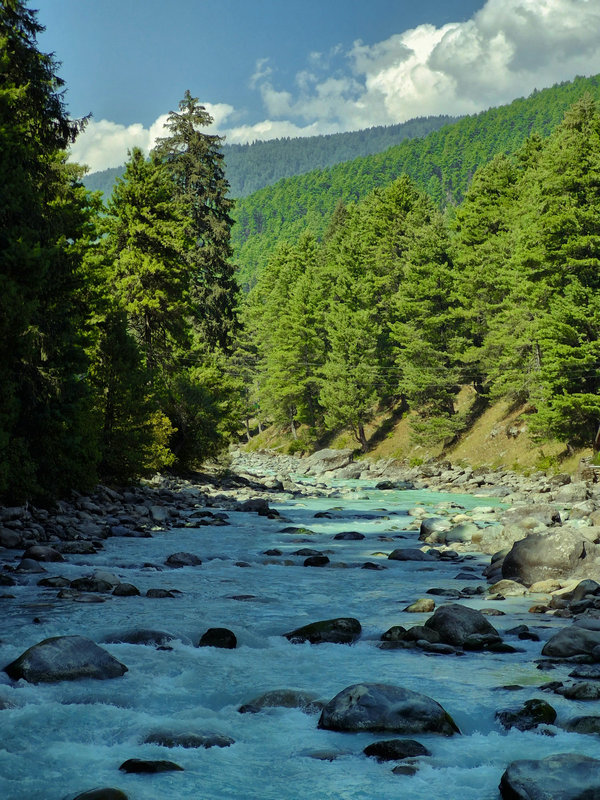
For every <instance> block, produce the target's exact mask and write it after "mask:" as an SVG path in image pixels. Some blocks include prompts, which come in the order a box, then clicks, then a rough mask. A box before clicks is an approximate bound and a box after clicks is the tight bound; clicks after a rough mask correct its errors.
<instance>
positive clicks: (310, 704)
mask: <svg viewBox="0 0 600 800" xmlns="http://www.w3.org/2000/svg"><path fill="white" fill-rule="evenodd" d="M264 708H299V709H300V710H301V711H304V712H306V713H309V714H310V713H315V712H317V711H321V709H322V708H323V703H322V702H321V701H320V700H319V699H318V697H317V695H316V694H312V693H311V692H304V691H298V690H296V689H275V690H273V691H271V692H265V693H264V694H261V695H258V697H254V698H253V699H252V700H248V702H247V703H244V704H243V705H241V706H240V707H239V708H238V711H239V712H240V714H249V713H250V714H255V713H257V712H258V711H262V709H264Z"/></svg>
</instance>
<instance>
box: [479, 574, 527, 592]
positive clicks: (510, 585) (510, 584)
mask: <svg viewBox="0 0 600 800" xmlns="http://www.w3.org/2000/svg"><path fill="white" fill-rule="evenodd" d="M488 592H489V594H501V595H502V596H503V597H521V596H522V595H525V594H527V589H526V588H525V587H524V586H523V584H522V583H517V581H511V580H509V579H508V578H503V579H502V580H501V581H496V583H494V584H492V585H491V586H490V588H489V589H488Z"/></svg>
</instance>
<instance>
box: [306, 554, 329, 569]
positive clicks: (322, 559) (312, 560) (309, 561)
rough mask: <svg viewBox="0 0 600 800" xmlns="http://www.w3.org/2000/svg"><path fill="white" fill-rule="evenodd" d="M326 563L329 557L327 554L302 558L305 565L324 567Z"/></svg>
mask: <svg viewBox="0 0 600 800" xmlns="http://www.w3.org/2000/svg"><path fill="white" fill-rule="evenodd" d="M327 564H329V558H328V557H327V556H309V557H308V558H306V559H304V566H305V567H326V566H327Z"/></svg>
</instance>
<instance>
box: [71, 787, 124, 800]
mask: <svg viewBox="0 0 600 800" xmlns="http://www.w3.org/2000/svg"><path fill="white" fill-rule="evenodd" d="M64 800H128V796H127V795H126V794H125V792H122V791H121V790H120V789H113V788H110V787H106V788H100V789H90V790H89V791H88V792H82V793H81V794H75V795H73V794H70V795H69V796H68V797H65V799H64Z"/></svg>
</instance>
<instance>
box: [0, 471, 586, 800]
mask: <svg viewBox="0 0 600 800" xmlns="http://www.w3.org/2000/svg"><path fill="white" fill-rule="evenodd" d="M343 488H344V490H345V492H344V493H343V494H342V495H341V496H340V497H336V498H331V497H328V498H323V497H315V498H306V497H304V498H293V497H289V498H288V499H282V502H280V503H271V506H272V507H273V508H276V509H277V510H278V511H279V513H280V514H281V516H282V519H281V520H279V519H268V518H266V517H264V516H258V515H257V514H255V513H243V512H237V511H228V512H227V517H228V521H229V523H230V524H229V525H228V526H223V527H211V526H205V527H200V528H186V527H184V528H179V529H173V530H168V531H163V532H160V531H157V532H154V533H153V536H152V538H147V539H143V538H141V539H133V538H110V539H107V540H106V541H105V543H104V549H103V550H102V551H101V552H100V553H98V554H96V555H94V556H82V555H72V556H68V557H67V562H66V563H61V564H46V565H45V566H46V568H47V569H48V570H49V572H48V574H49V575H63V576H65V577H67V578H69V579H73V578H76V577H79V576H82V575H87V574H89V573H91V572H92V571H93V570H97V569H105V570H109V571H111V572H114V573H116V574H117V575H118V577H119V578H120V579H121V581H123V582H128V583H131V584H134V585H135V586H137V587H138V588H139V589H140V591H141V592H142V595H143V594H145V592H146V590H147V589H150V588H165V589H169V590H176V592H175V596H174V597H167V598H160V599H153V598H148V597H145V596H139V597H114V596H108V597H106V599H105V602H101V603H81V602H73V600H69V599H57V597H56V595H57V592H56V590H53V589H47V588H42V587H38V586H37V580H38V579H39V577H40V576H37V575H36V576H31V577H30V578H28V580H27V582H26V584H24V585H19V586H15V587H11V588H10V594H12V595H14V598H5V599H2V601H1V602H2V606H1V609H2V623H1V626H0V629H1V644H0V659H1V662H2V666H4V665H6V664H8V663H9V662H11V661H12V660H13V659H15V658H16V657H17V656H18V655H20V653H22V652H23V651H24V650H25V649H26V648H27V647H30V646H31V645H33V644H35V643H36V642H39V641H41V640H43V639H45V638H48V637H52V636H61V635H71V634H80V635H82V636H86V637H89V638H91V639H93V640H94V641H96V642H97V643H99V644H101V645H102V646H103V647H105V648H106V649H107V650H108V651H109V652H110V653H111V654H112V655H113V656H115V657H116V658H117V659H119V661H121V662H122V663H124V664H125V665H126V666H127V667H128V672H127V673H126V674H125V675H124V676H123V677H122V678H118V679H113V680H106V681H94V680H79V681H72V682H61V683H56V684H40V685H33V684H28V683H26V682H25V681H19V682H17V683H13V682H12V681H11V680H10V679H9V678H8V676H7V675H6V674H5V673H0V703H2V704H4V705H5V706H6V707H5V708H4V709H3V710H2V711H0V720H1V722H2V739H1V743H0V797H2V798H5V800H25V798H28V800H35V799H37V798H39V800H42V799H43V800H61V798H63V797H65V796H68V795H72V794H75V793H77V792H83V791H84V790H86V789H91V788H93V787H97V786H114V787H119V788H120V789H122V790H123V791H124V792H125V793H126V794H127V795H128V797H129V798H131V800H164V798H173V799H175V800H179V798H181V799H182V800H183V799H184V798H204V800H217V798H219V799H221V798H247V799H248V800H254V799H256V800H258V799H259V798H260V799H261V800H271V799H272V800H275V799H277V800H308V798H311V800H314V798H319V799H320V800H327V799H329V798H331V800H333V799H334V798H335V800H346V798H347V799H348V800H350V798H352V800H362V799H363V798H364V799H365V800H366V799H367V798H369V800H371V799H373V798H378V799H380V798H384V799H386V800H387V799H389V800H393V799H394V798H398V799H399V798H407V797H410V798H411V800H421V799H423V800H425V798H427V800H430V798H432V797H435V798H448V799H449V800H452V799H454V798H460V800H497V798H498V797H499V794H498V789H497V787H498V782H499V779H500V776H501V774H502V772H503V771H504V770H505V768H506V766H507V764H508V763H509V762H510V761H513V760H515V759H518V758H524V757H528V758H543V757H544V756H547V755H550V754H552V753H559V752H579V753H582V754H587V755H590V756H596V757H597V756H598V749H599V745H598V740H597V737H593V736H582V735H578V734H574V733H567V732H565V731H563V730H562V729H561V728H560V727H555V726H552V730H551V731H548V732H549V733H551V734H552V735H543V734H542V733H541V732H536V731H527V732H521V731H519V730H516V729H511V730H510V731H505V730H504V729H503V728H502V727H501V726H500V725H499V723H498V722H497V721H496V720H495V716H494V715H495V712H496V711H497V710H499V709H505V708H509V707H512V706H515V705H520V704H522V702H523V701H524V700H527V699H529V698H531V697H543V698H544V699H546V700H548V701H549V702H550V703H551V704H552V705H553V706H554V708H556V710H557V711H558V719H559V721H560V722H561V723H564V722H566V721H567V720H568V719H570V718H573V717H575V716H577V715H581V714H586V713H593V712H592V711H590V708H589V703H588V704H587V705H586V704H585V703H582V702H574V701H569V700H565V699H564V698H562V697H559V696H556V695H550V696H548V695H545V694H544V693H541V687H543V686H544V684H545V683H547V682H548V681H550V680H557V679H559V680H560V679H562V678H564V677H565V676H566V674H567V673H568V670H567V668H558V669H556V670H552V671H549V672H548V671H542V670H539V669H538V668H537V663H536V660H537V659H539V658H540V651H541V647H542V644H543V641H544V640H545V639H547V638H549V636H550V635H551V634H552V633H553V632H554V631H555V630H556V629H557V627H559V626H560V625H561V624H563V623H564V621H561V620H558V619H553V618H552V617H549V616H543V617H539V616H534V615H532V614H529V613H528V608H529V606H530V605H531V598H508V599H506V600H504V601H501V602H500V601H492V600H490V599H489V598H486V596H485V594H481V595H469V596H467V597H464V598H461V599H460V600H459V601H458V602H461V603H463V604H465V605H468V606H470V607H472V608H476V609H489V608H490V607H495V608H497V610H499V611H502V612H504V615H503V616H493V617H490V621H491V622H492V624H493V625H494V626H495V627H496V628H497V629H498V631H499V632H500V633H501V634H502V635H503V638H505V641H506V642H508V643H510V644H512V645H514V646H515V647H516V648H517V650H518V651H517V652H514V653H493V652H469V653H465V654H464V655H460V656H454V655H453V656H448V655H436V654H429V653H425V652H423V651H422V650H419V649H396V650H385V649H381V648H380V647H379V644H380V638H381V635H382V634H383V633H384V632H385V631H386V630H388V629H389V628H390V627H391V626H393V625H404V626H405V627H410V626H412V625H420V624H423V622H424V621H425V619H427V617H428V616H430V614H418V613H417V614H414V613H409V612H406V611H404V610H403V609H404V608H405V607H406V606H407V605H409V604H410V603H412V602H414V601H415V600H416V599H418V598H421V597H427V596H431V595H427V594H426V593H427V590H428V589H430V588H434V587H435V588H442V589H443V588H446V589H459V590H460V589H462V588H463V587H467V588H470V589H472V588H473V587H476V586H478V585H482V586H483V585H485V580H484V579H483V577H482V571H483V568H484V567H485V566H486V565H487V564H488V563H489V557H484V556H480V555H478V554H476V553H472V554H466V555H461V556H460V561H459V560H440V561H436V562H400V561H390V560H388V558H387V555H388V554H389V553H390V552H391V551H392V550H394V549H396V548H398V547H420V546H422V543H421V542H418V541H417V537H418V532H415V531H414V530H410V531H409V530H407V528H408V527H409V523H410V522H411V517H409V516H408V510H409V509H410V508H413V507H415V506H418V505H423V506H424V507H425V508H426V509H427V510H428V511H431V513H432V514H434V513H435V510H436V507H437V506H438V505H439V504H440V503H442V504H444V505H445V506H447V504H448V503H449V502H452V503H454V504H456V506H457V511H458V510H460V508H459V507H462V508H466V509H469V508H473V507H474V506H477V505H482V504H483V503H484V502H485V503H486V504H487V502H488V501H483V500H482V499H481V498H477V497H471V496H462V495H457V494H453V495H440V494H436V493H434V492H428V491H411V490H408V491H393V492H390V491H385V492H384V491H378V490H376V489H375V488H374V485H370V484H368V483H365V482H362V483H359V482H355V483H353V484H352V483H350V482H345V483H344V484H343ZM349 489H351V490H352V491H348V490H349ZM212 510H213V511H214V510H215V509H212ZM323 511H329V513H330V518H315V514H316V513H318V512H323ZM290 526H296V527H304V528H307V529H309V530H310V531H312V533H310V534H307V533H285V532H282V531H283V529H285V528H286V527H290ZM349 530H352V531H356V532H359V533H362V534H364V535H365V538H364V539H362V540H351V541H348V540H346V541H340V540H334V538H333V537H334V536H335V534H337V533H340V532H342V531H349ZM303 548H312V549H315V550H318V551H319V552H322V553H324V554H326V555H327V556H328V557H329V559H330V563H329V564H328V565H326V566H325V567H305V566H303V563H304V559H305V556H302V555H294V553H295V552H296V551H298V550H299V549H303ZM273 549H276V550H279V551H280V552H281V555H278V556H268V555H265V554H264V553H265V551H267V550H273ZM179 551H185V552H189V553H193V554H195V555H197V556H199V557H200V558H201V559H202V564H201V565H200V566H190V567H183V568H179V569H171V568H169V567H167V566H166V565H165V560H166V558H167V557H168V556H169V555H170V554H171V553H174V552H179ZM366 562H369V563H371V564H377V565H381V566H382V567H385V569H381V570H375V569H363V568H361V567H362V566H363V565H364V564H365V563H366ZM465 572H466V573H470V574H471V579H467V578H465V577H464V575H465ZM459 573H462V575H463V577H457V576H458V574H459ZM7 593H8V592H7ZM435 602H436V605H439V604H440V603H443V602H454V601H449V600H448V599H445V598H444V597H440V596H435ZM333 617H356V618H357V619H358V620H359V621H360V623H361V625H362V635H361V638H360V640H359V641H358V642H357V643H355V644H353V645H351V646H348V645H339V644H319V645H310V644H292V643H291V642H289V641H288V640H287V639H286V638H285V637H284V636H283V634H284V633H285V632H288V631H291V630H293V629H295V628H297V627H299V626H301V625H304V624H306V623H309V622H314V621H316V620H324V619H330V618H333ZM520 623H526V624H527V625H529V627H530V629H531V630H532V631H535V632H536V633H537V634H538V635H539V637H540V640H541V641H538V642H535V641H529V640H519V639H516V638H515V637H512V638H511V636H510V635H506V636H505V634H504V632H505V631H506V630H509V629H511V628H513V627H514V626H515V625H518V624H520ZM214 627H223V628H228V629H230V630H232V631H233V632H234V633H235V635H236V637H237V648H236V649H221V648H215V647H201V648H199V647H197V646H196V645H197V644H198V641H199V639H200V637H201V635H202V634H203V633H204V632H205V631H206V630H207V629H209V628H214ZM132 628H151V629H159V630H163V631H167V632H170V633H171V634H175V635H176V636H177V637H181V638H178V639H175V640H174V641H172V642H170V643H169V646H168V647H167V648H165V649H159V648H156V647H153V646H144V645H134V644H124V643H119V644H102V642H103V640H104V639H105V638H107V637H110V636H111V635H112V634H115V633H119V632H120V631H124V630H129V629H132ZM359 682H377V683H387V684H394V685H397V686H402V687H405V688H407V689H412V690H415V691H418V692H423V693H425V694H427V695H429V696H431V697H432V698H434V699H435V700H436V701H438V702H439V703H441V704H442V705H443V706H444V708H445V709H446V710H447V711H448V712H449V713H450V714H451V716H452V717H453V719H454V721H455V722H456V724H457V725H458V727H459V728H460V730H461V735H460V736H458V735H457V736H453V737H451V738H446V737H443V736H437V735H434V734H426V735H420V736H418V737H416V738H418V740H419V741H420V742H421V743H422V744H423V745H425V747H427V748H428V750H429V751H431V756H424V757H420V758H418V759H413V760H412V761H413V763H414V764H415V765H416V766H417V771H416V774H414V775H398V774H394V773H393V772H392V767H393V766H395V763H396V762H393V763H389V762H387V763H379V762H377V761H376V760H375V759H372V758H368V757H366V756H365V755H364V754H363V752H362V751H363V748H364V747H365V746H367V745H368V744H370V743H371V742H374V741H377V740H381V739H386V738H393V737H392V736H390V735H387V736H386V735H378V734H373V733H340V732H334V731H327V730H320V729H319V728H318V727H317V722H318V714H315V713H305V712H304V711H302V710H300V709H296V708H282V707H278V708H268V709H265V710H262V711H260V712H259V713H247V714H241V713H239V711H238V709H239V707H240V706H241V705H242V704H244V703H247V702H248V701H250V700H252V699H253V698H255V697H256V696H258V695H260V694H261V693H263V692H266V691H270V690H274V689H284V688H285V689H296V690H305V691H309V692H313V693H315V694H317V695H318V697H319V698H321V699H322V700H323V701H328V700H330V699H331V698H332V697H333V696H334V695H336V694H337V693H338V692H340V691H341V690H342V689H344V688H345V687H347V686H349V685H351V684H354V683H359ZM515 685H517V686H520V687H522V688H521V689H514V688H502V687H514V686H515ZM594 705H595V704H594ZM157 731H168V732H171V733H173V732H175V733H176V732H190V731H193V732H197V733H218V734H221V735H224V736H227V737H230V738H231V739H233V740H234V743H233V744H231V745H230V746H229V747H217V746H215V747H210V748H208V749H207V748H198V749H186V748H182V747H175V748H165V747H162V746H159V745H155V744H145V743H143V740H144V739H145V738H146V737H147V736H148V735H149V734H151V733H153V732H157ZM324 753H325V754H326V755H327V756H328V758H327V759H323V758H318V757H315V756H316V755H321V756H322V755H323V754H324ZM130 758H144V759H169V760H172V761H174V762H176V763H177V764H178V765H180V766H181V767H182V768H183V771H177V772H167V773H162V774H157V775H136V774H124V773H123V772H120V771H119V765H120V764H121V763H122V762H124V761H125V760H127V759H130Z"/></svg>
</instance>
